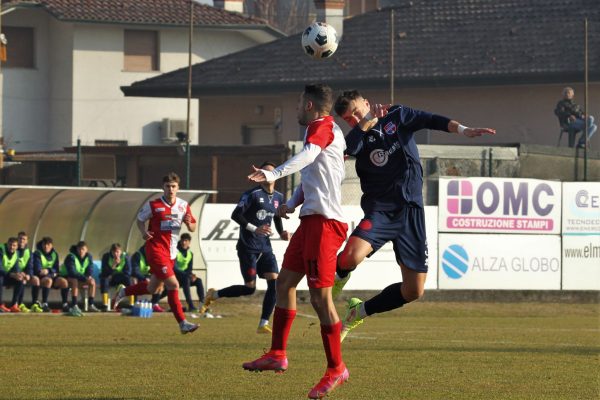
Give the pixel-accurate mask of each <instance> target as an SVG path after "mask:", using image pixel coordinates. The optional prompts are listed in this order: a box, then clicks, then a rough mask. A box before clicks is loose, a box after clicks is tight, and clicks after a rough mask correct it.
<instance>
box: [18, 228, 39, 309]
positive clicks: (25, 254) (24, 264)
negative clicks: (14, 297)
mask: <svg viewBox="0 0 600 400" xmlns="http://www.w3.org/2000/svg"><path fill="white" fill-rule="evenodd" d="M17 240H18V248H17V253H18V254H19V262H18V263H17V265H18V267H19V271H20V272H24V273H25V274H26V275H27V276H28V277H29V278H28V279H27V286H31V310H30V311H32V312H37V313H41V312H43V311H44V309H43V307H42V304H40V302H39V301H38V298H39V293H40V279H39V278H38V277H37V276H35V275H34V274H33V257H32V254H31V250H29V247H28V246H27V243H28V241H29V239H28V237H27V233H25V232H23V231H21V232H19V233H18V235H17ZM24 295H25V288H23V290H22V291H21V294H20V296H19V308H21V311H24V312H28V308H27V307H26V306H25V304H24V303H23V297H24Z"/></svg>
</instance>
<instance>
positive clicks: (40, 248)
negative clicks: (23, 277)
mask: <svg viewBox="0 0 600 400" xmlns="http://www.w3.org/2000/svg"><path fill="white" fill-rule="evenodd" d="M58 271H59V256H58V253H57V252H56V250H55V249H54V243H53V241H52V238H51V237H49V236H45V237H43V238H42V240H40V241H39V242H38V243H37V245H36V250H35V251H34V252H33V276H34V277H35V278H37V279H39V280H40V286H41V287H42V309H43V310H44V312H50V307H49V306H48V296H49V295H50V288H55V289H60V297H61V299H62V308H63V311H65V312H68V311H69V302H68V299H67V297H68V296H69V282H68V281H67V278H66V277H61V276H59V275H58Z"/></svg>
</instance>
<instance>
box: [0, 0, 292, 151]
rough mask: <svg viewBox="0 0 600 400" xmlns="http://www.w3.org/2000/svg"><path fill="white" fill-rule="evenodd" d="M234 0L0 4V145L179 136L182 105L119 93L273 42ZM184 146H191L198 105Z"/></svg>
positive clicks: (140, 141)
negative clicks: (2, 56) (2, 43)
mask: <svg viewBox="0 0 600 400" xmlns="http://www.w3.org/2000/svg"><path fill="white" fill-rule="evenodd" d="M241 3H242V0H235V1H234V0H227V1H220V2H214V3H213V4H214V6H211V5H207V4H202V3H194V4H193V7H191V3H190V1H188V0H119V1H111V0H86V1H81V0H20V1H7V0H3V1H2V8H1V31H2V33H3V34H4V35H5V37H6V39H7V41H8V47H7V60H6V62H4V63H2V68H1V76H0V78H1V85H0V100H1V104H0V113H1V114H0V115H1V120H0V126H1V128H2V130H1V132H0V136H3V139H4V147H5V148H13V149H16V150H17V153H19V152H24V151H50V150H62V149H63V148H64V147H69V146H73V145H75V144H76V143H77V140H78V139H80V141H81V143H82V144H83V145H86V146H96V145H125V144H127V145H159V144H162V143H168V142H172V141H174V140H176V137H175V134H176V133H177V132H179V131H185V128H186V116H187V100H186V99H159V98H143V97H124V96H123V94H122V92H121V91H120V89H119V87H120V86H127V85H130V84H131V83H133V82H135V81H139V80H145V79H148V78H151V77H156V76H160V75H162V74H165V73H168V72H171V71H174V70H177V69H181V68H184V67H187V65H188V46H189V25H190V17H191V19H192V25H193V35H192V43H193V44H192V49H191V56H192V63H194V64H197V63H201V62H204V61H206V60H210V59H213V58H218V57H222V56H225V55H228V54H231V53H235V52H238V51H240V50H243V49H247V48H249V47H253V46H256V45H257V44H262V43H267V42H270V41H272V40H275V39H278V38H281V37H283V36H284V35H283V34H282V33H281V32H279V31H278V30H276V29H274V28H272V27H270V26H269V25H267V24H266V23H265V22H264V21H263V20H260V19H257V18H252V17H248V16H245V15H243V14H241V13H240V12H239V11H241V8H240V5H241ZM191 109H192V110H193V112H192V115H191V118H190V120H191V125H192V129H191V130H190V141H191V143H192V144H195V143H198V135H197V134H196V130H197V129H198V118H197V112H198V101H197V100H193V102H192V108H191Z"/></svg>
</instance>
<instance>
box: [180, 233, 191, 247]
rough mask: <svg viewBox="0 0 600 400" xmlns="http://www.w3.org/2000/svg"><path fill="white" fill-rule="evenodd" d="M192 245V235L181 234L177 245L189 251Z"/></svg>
mask: <svg viewBox="0 0 600 400" xmlns="http://www.w3.org/2000/svg"><path fill="white" fill-rule="evenodd" d="M191 243H192V235H190V234H189V233H182V234H181V236H180V237H179V245H180V246H181V247H183V248H184V249H189V248H190V244H191Z"/></svg>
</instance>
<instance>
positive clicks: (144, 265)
mask: <svg viewBox="0 0 600 400" xmlns="http://www.w3.org/2000/svg"><path fill="white" fill-rule="evenodd" d="M138 254H139V255H140V274H142V275H148V274H149V273H150V264H148V262H146V256H144V255H143V254H142V253H140V252H139V251H138Z"/></svg>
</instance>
